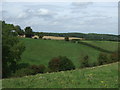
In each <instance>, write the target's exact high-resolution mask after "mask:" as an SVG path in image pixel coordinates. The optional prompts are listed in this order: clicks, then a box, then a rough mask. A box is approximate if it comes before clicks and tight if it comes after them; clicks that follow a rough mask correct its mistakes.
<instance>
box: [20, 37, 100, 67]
mask: <svg viewBox="0 0 120 90" xmlns="http://www.w3.org/2000/svg"><path fill="white" fill-rule="evenodd" d="M22 41H23V42H24V43H25V46H26V50H25V51H24V52H23V54H22V60H21V63H29V64H36V65H39V64H44V65H46V66H47V64H48V62H49V61H50V60H51V59H52V58H53V57H57V56H67V57H68V58H69V59H71V60H72V62H73V63H74V64H75V66H76V67H79V66H80V59H82V57H83V56H85V55H88V56H89V59H90V60H89V62H90V63H92V62H94V61H96V59H97V57H98V55H99V53H100V51H98V50H95V49H93V48H91V47H88V46H85V45H82V44H77V43H70V42H66V41H58V40H40V39H29V38H25V39H22Z"/></svg>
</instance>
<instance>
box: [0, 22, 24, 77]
mask: <svg viewBox="0 0 120 90" xmlns="http://www.w3.org/2000/svg"><path fill="white" fill-rule="evenodd" d="M13 30H14V25H13V24H6V23H5V22H4V21H3V22H2V76H3V78H4V77H9V76H10V75H11V73H14V72H15V71H16V67H17V63H18V61H19V60H20V59H21V54H22V52H23V51H24V50H25V46H24V44H23V43H22V42H20V41H19V39H18V38H17V37H16V34H15V33H16V32H13Z"/></svg>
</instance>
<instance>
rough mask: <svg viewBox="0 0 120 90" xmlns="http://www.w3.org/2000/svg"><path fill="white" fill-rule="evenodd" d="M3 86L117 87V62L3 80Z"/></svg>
mask: <svg viewBox="0 0 120 90" xmlns="http://www.w3.org/2000/svg"><path fill="white" fill-rule="evenodd" d="M3 87H4V88H117V87H118V63H113V64H107V65H103V66H97V67H94V68H85V69H77V70H72V71H62V72H55V73H46V74H37V75H35V76H25V77H22V78H11V79H4V80H3Z"/></svg>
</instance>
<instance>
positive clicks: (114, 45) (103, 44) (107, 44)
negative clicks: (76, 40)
mask: <svg viewBox="0 0 120 90" xmlns="http://www.w3.org/2000/svg"><path fill="white" fill-rule="evenodd" d="M83 42H86V43H89V44H91V45H94V46H97V47H100V48H103V49H105V50H108V51H116V50H117V49H118V42H113V41H87V40H85V41H83Z"/></svg>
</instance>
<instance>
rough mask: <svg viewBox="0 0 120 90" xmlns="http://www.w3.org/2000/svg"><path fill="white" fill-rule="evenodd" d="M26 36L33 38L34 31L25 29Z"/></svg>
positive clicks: (29, 28) (28, 28)
mask: <svg viewBox="0 0 120 90" xmlns="http://www.w3.org/2000/svg"><path fill="white" fill-rule="evenodd" d="M25 36H26V37H28V38H31V37H32V36H33V31H32V29H31V27H26V28H25Z"/></svg>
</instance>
